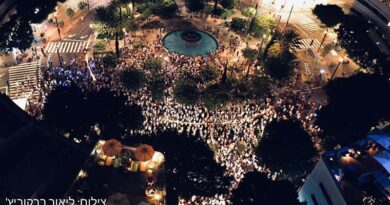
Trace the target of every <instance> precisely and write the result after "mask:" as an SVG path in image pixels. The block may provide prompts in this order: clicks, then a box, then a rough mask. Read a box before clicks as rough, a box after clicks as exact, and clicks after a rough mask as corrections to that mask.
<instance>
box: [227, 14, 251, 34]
mask: <svg viewBox="0 0 390 205" xmlns="http://www.w3.org/2000/svg"><path fill="white" fill-rule="evenodd" d="M246 24H247V23H246V20H245V19H243V18H236V17H234V18H233V20H232V22H231V24H230V28H232V30H233V31H240V32H244V31H245V27H246Z"/></svg>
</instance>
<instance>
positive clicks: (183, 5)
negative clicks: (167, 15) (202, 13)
mask: <svg viewBox="0 0 390 205" xmlns="http://www.w3.org/2000/svg"><path fill="white" fill-rule="evenodd" d="M176 4H177V7H179V11H180V14H182V15H184V16H185V15H187V13H188V12H187V7H186V3H185V2H184V1H183V0H176Z"/></svg>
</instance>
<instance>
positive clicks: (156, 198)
mask: <svg viewBox="0 0 390 205" xmlns="http://www.w3.org/2000/svg"><path fill="white" fill-rule="evenodd" d="M153 198H154V199H155V200H157V201H160V200H161V199H162V196H161V194H157V193H156V194H154V196H153Z"/></svg>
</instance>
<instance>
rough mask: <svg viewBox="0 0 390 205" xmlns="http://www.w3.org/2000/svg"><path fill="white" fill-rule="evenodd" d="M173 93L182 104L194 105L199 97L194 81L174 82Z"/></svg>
mask: <svg viewBox="0 0 390 205" xmlns="http://www.w3.org/2000/svg"><path fill="white" fill-rule="evenodd" d="M173 95H174V96H175V99H176V100H177V101H178V102H179V103H182V104H188V105H194V104H196V102H197V101H198V99H199V91H198V88H197V87H196V85H195V84H194V83H191V82H186V81H179V82H177V83H176V85H175V87H174V90H173Z"/></svg>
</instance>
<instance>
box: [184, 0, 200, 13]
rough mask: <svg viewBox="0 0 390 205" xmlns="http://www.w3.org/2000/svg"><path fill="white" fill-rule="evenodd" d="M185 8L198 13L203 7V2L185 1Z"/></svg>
mask: <svg viewBox="0 0 390 205" xmlns="http://www.w3.org/2000/svg"><path fill="white" fill-rule="evenodd" d="M186 5H187V8H188V9H189V10H190V11H200V10H202V9H203V8H204V7H205V2H204V0H186Z"/></svg>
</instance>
